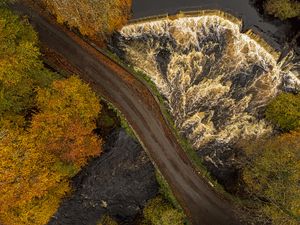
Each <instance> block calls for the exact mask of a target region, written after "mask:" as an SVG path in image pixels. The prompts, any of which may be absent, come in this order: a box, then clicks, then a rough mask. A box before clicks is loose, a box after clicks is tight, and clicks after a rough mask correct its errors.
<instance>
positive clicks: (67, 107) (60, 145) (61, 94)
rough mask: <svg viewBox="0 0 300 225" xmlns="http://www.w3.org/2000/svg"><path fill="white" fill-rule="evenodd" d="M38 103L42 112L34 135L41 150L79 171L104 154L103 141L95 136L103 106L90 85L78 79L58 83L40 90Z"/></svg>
mask: <svg viewBox="0 0 300 225" xmlns="http://www.w3.org/2000/svg"><path fill="white" fill-rule="evenodd" d="M37 101H38V106H39V108H40V109H41V112H40V113H39V114H37V115H35V116H34V117H33V119H32V126H31V132H32V135H33V136H34V138H35V140H36V141H35V142H36V143H38V145H39V146H41V147H40V148H42V149H45V150H47V151H50V152H51V153H53V154H55V155H56V156H58V157H59V158H60V159H61V160H63V161H65V162H68V163H74V164H75V165H76V166H78V168H79V167H81V166H82V165H84V164H85V163H86V161H87V159H88V158H89V157H91V156H96V155H99V154H100V152H101V148H100V146H101V144H102V141H101V140H100V139H99V138H97V137H96V136H95V135H94V134H93V133H92V130H93V129H95V128H96V125H95V124H96V123H95V120H96V117H97V116H98V114H99V112H100V104H99V101H98V98H97V97H96V96H95V94H94V93H93V92H92V91H91V89H90V88H89V87H88V86H87V85H86V84H83V83H82V82H81V81H80V80H79V79H78V78H76V77H71V78H69V79H68V80H62V81H55V82H54V83H53V85H52V88H51V89H40V90H38V97H37Z"/></svg>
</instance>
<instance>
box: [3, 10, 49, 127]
mask: <svg viewBox="0 0 300 225" xmlns="http://www.w3.org/2000/svg"><path fill="white" fill-rule="evenodd" d="M37 43H38V40H37V35H36V33H35V32H34V30H33V29H32V28H31V27H30V26H29V25H28V24H27V23H26V22H25V21H20V20H19V18H18V17H17V16H15V15H14V14H13V13H12V12H10V11H9V10H7V9H3V8H0V118H1V119H0V126H1V125H2V126H3V124H4V123H5V121H10V122H17V123H19V124H22V123H24V116H26V115H28V114H29V113H30V111H31V109H32V108H34V105H35V103H34V98H33V96H34V95H35V92H34V90H35V88H36V87H38V86H40V87H45V86H47V85H49V84H51V82H52V80H53V79H54V77H55V74H53V73H50V72H49V71H47V70H45V69H44V67H43V64H42V62H41V61H40V59H39V57H40V52H39V49H38V47H37Z"/></svg>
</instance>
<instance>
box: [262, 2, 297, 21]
mask: <svg viewBox="0 0 300 225" xmlns="http://www.w3.org/2000/svg"><path fill="white" fill-rule="evenodd" d="M264 8H265V10H266V12H267V13H268V14H270V15H274V16H275V17H278V18H279V19H281V20H285V19H288V18H293V17H299V16H300V3H299V2H298V1H297V0H267V1H266V3H265V4H264Z"/></svg>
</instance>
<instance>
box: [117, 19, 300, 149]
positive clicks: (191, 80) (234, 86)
mask: <svg viewBox="0 0 300 225" xmlns="http://www.w3.org/2000/svg"><path fill="white" fill-rule="evenodd" d="M120 34H121V38H120V41H119V43H118V45H119V48H120V49H122V51H123V52H124V57H125V59H126V60H127V61H128V62H129V63H131V64H133V65H134V66H135V68H136V69H137V70H141V71H143V72H144V73H146V74H147V75H148V76H150V78H151V79H152V81H153V82H154V83H155V84H156V86H157V88H158V90H159V91H160V93H161V94H162V95H163V96H164V97H165V99H166V104H167V106H168V107H169V110H170V112H171V115H172V116H173V117H174V120H175V123H176V126H177V127H178V128H179V130H180V131H181V132H182V133H183V134H184V135H185V136H186V137H187V138H188V139H189V140H190V141H191V143H192V144H193V146H194V147H195V148H196V149H201V147H202V146H204V145H205V144H207V143H209V142H212V141H217V142H219V143H234V142H236V141H238V140H239V139H243V138H246V139H247V138H252V137H258V136H260V135H263V134H268V133H270V132H271V131H272V127H271V126H270V125H269V124H268V123H267V122H266V121H264V120H263V119H262V118H261V117H262V116H261V115H263V113H262V112H263V110H264V107H265V105H266V103H267V102H268V101H269V100H271V99H272V98H273V97H274V96H276V94H277V93H278V92H279V91H280V87H282V85H287V86H288V87H289V88H295V86H296V85H299V84H300V83H299V79H298V78H297V76H296V75H294V74H293V73H291V68H290V67H289V66H287V65H288V64H287V63H284V62H281V63H277V62H276V59H275V58H274V57H273V56H272V55H271V54H270V53H268V52H267V51H266V50H265V49H264V48H263V47H261V45H260V44H259V43H258V42H256V41H255V40H253V39H251V37H249V36H247V35H246V34H243V33H241V32H240V25H239V24H235V23H233V22H230V21H229V20H226V19H224V18H222V17H219V16H213V15H207V16H199V17H188V18H178V19H175V20H169V19H162V20H160V21H155V22H145V23H140V24H133V25H128V26H125V27H124V28H123V29H122V30H121V32H120ZM284 81H285V82H284Z"/></svg>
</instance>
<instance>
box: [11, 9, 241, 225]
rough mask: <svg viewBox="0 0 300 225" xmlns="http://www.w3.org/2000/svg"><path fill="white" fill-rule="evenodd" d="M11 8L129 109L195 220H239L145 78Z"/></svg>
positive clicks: (214, 223)
mask: <svg viewBox="0 0 300 225" xmlns="http://www.w3.org/2000/svg"><path fill="white" fill-rule="evenodd" d="M11 8H13V9H14V10H15V11H17V12H18V13H20V14H24V15H27V16H28V17H29V21H30V23H31V24H32V25H33V26H34V27H35V29H36V31H37V32H38V33H39V38H40V41H41V44H42V45H43V46H47V47H48V48H49V49H51V50H52V51H54V52H56V53H58V54H60V55H61V56H62V57H63V58H64V60H66V61H67V62H68V63H70V64H71V65H72V66H73V67H75V68H77V71H78V73H79V74H78V75H80V77H81V78H82V79H83V80H85V81H87V82H89V83H90V84H91V86H92V87H93V88H94V90H95V91H97V93H99V94H100V95H101V96H104V98H105V99H107V100H109V101H110V102H111V103H113V104H114V105H115V106H116V107H117V108H118V109H119V110H120V111H121V112H122V113H123V114H124V116H125V117H126V119H127V120H128V122H129V123H130V125H131V126H132V127H133V129H134V131H135V133H136V134H137V136H138V138H139V140H140V141H141V142H142V145H143V146H144V149H145V150H146V151H147V152H148V154H149V156H150V157H151V159H152V160H153V161H154V162H155V164H156V166H157V167H158V168H159V170H160V171H161V173H162V174H163V175H164V177H165V178H166V180H167V181H168V183H169V184H170V186H171V187H172V190H173V191H174V193H175V195H176V197H177V199H178V200H179V202H180V204H181V205H182V207H183V208H184V210H185V212H186V214H187V215H188V217H189V218H190V220H191V221H192V223H193V224H194V225H223V224H224V225H233V224H239V223H238V222H237V219H236V217H235V216H234V212H233V207H232V205H231V204H229V203H228V202H227V201H225V200H223V199H222V197H221V196H219V195H218V194H217V193H216V192H215V191H214V190H213V189H212V188H211V187H210V186H209V185H208V184H207V183H206V181H205V180H204V179H203V178H201V176H199V175H198V174H197V173H196V172H195V171H194V169H193V167H192V165H191V162H190V161H189V159H188V158H187V156H186V154H185V153H184V151H183V149H182V148H181V147H180V146H179V144H178V142H177V140H176V138H175V137H174V135H172V132H171V130H170V129H169V128H168V125H167V123H166V122H165V121H164V119H163V116H162V114H161V112H160V108H159V105H158V104H157V102H156V101H155V99H154V97H153V96H152V95H151V93H150V91H149V90H148V89H147V88H146V87H145V86H144V85H143V84H142V83H141V82H139V81H138V80H136V79H135V78H134V77H133V76H132V75H131V74H129V73H128V72H126V71H125V70H123V69H122V68H121V67H119V66H118V65H116V64H115V63H113V62H112V61H111V60H109V59H108V58H107V57H105V56H104V55H102V54H101V53H99V52H98V51H97V50H95V49H94V48H92V47H91V46H89V45H88V44H86V43H85V42H84V41H82V40H81V39H80V38H79V37H77V36H75V35H74V34H73V33H71V32H69V31H68V30H66V29H64V28H62V27H61V26H59V25H57V24H55V23H54V22H52V21H50V20H49V19H48V18H49V17H47V18H46V17H45V16H44V15H45V14H43V15H40V14H38V13H37V12H36V10H32V9H30V8H29V7H28V6H25V5H22V4H21V3H18V4H17V5H14V6H11Z"/></svg>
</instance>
